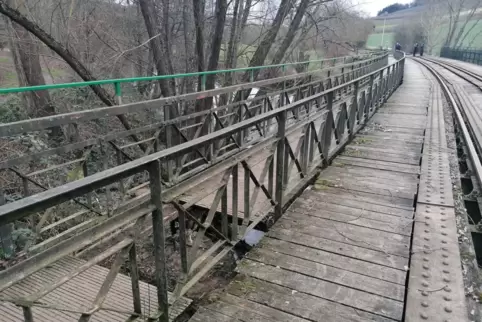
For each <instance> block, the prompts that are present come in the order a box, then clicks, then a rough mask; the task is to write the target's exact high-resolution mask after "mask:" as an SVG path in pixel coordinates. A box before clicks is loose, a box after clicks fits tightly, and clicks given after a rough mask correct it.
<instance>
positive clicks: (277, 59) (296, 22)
mask: <svg viewBox="0 0 482 322" xmlns="http://www.w3.org/2000/svg"><path fill="white" fill-rule="evenodd" d="M310 1H311V0H301V3H300V4H299V6H298V9H297V10H296V14H295V17H294V18H293V20H292V21H291V24H290V27H289V29H288V32H287V33H286V36H285V37H284V39H283V42H282V43H281V45H280V46H279V48H278V50H277V51H276V53H275V54H274V57H273V60H272V61H271V64H272V65H276V64H279V63H281V61H282V60H283V57H284V55H285V53H286V51H287V50H288V48H289V47H290V45H291V43H292V42H293V39H294V37H295V34H296V31H298V28H299V27H300V24H301V20H303V17H304V15H305V12H306V9H307V8H308V5H309V4H310Z"/></svg>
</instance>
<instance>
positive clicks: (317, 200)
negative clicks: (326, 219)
mask: <svg viewBox="0 0 482 322" xmlns="http://www.w3.org/2000/svg"><path fill="white" fill-rule="evenodd" d="M302 199H303V200H306V201H307V202H308V204H314V205H319V206H322V207H327V209H332V208H333V209H336V211H340V212H343V211H342V210H340V209H347V210H346V211H350V213H351V211H355V210H353V209H356V211H360V210H366V211H371V212H377V213H381V214H384V215H389V216H397V217H405V218H408V219H412V218H413V213H414V212H413V209H411V210H408V209H401V208H395V207H390V206H385V205H379V204H374V203H370V202H366V201H364V200H358V199H357V198H354V199H350V198H348V197H346V196H343V195H342V196H339V195H336V194H331V193H327V192H326V191H325V190H324V191H323V192H321V193H320V192H319V191H316V190H305V191H304V192H303V194H302V195H301V196H300V197H299V198H298V200H302ZM343 213H345V212H343Z"/></svg>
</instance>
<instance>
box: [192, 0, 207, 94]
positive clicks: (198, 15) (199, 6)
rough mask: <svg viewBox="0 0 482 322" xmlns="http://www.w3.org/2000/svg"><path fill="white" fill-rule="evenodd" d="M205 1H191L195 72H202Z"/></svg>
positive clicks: (199, 86) (198, 86) (198, 87)
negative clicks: (195, 54)
mask: <svg viewBox="0 0 482 322" xmlns="http://www.w3.org/2000/svg"><path fill="white" fill-rule="evenodd" d="M204 1H205V0H193V2H192V3H193V11H194V25H195V26H196V53H197V60H196V62H197V71H198V72H203V71H204V34H203V30H204V7H205V2H204ZM201 83H202V81H201V77H199V80H198V84H197V89H198V91H200V90H201V88H202V86H201Z"/></svg>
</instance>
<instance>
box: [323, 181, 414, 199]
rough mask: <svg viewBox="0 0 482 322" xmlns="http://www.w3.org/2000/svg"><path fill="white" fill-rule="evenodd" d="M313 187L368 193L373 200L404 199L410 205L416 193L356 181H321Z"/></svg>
mask: <svg viewBox="0 0 482 322" xmlns="http://www.w3.org/2000/svg"><path fill="white" fill-rule="evenodd" d="M320 183H321V184H320ZM314 187H315V189H316V190H318V191H323V190H325V189H326V188H330V187H333V188H339V189H342V190H345V191H347V192H348V193H353V194H358V193H360V192H363V193H370V194H372V195H374V198H378V197H379V196H380V197H388V198H397V199H405V200H408V201H407V203H410V201H412V202H413V199H414V196H415V192H416V191H414V190H412V191H406V192H405V191H402V189H401V188H397V187H392V186H388V185H384V184H377V183H375V182H359V181H357V180H356V179H343V180H337V181H328V182H325V183H324V182H323V181H317V182H316V183H315V186H314Z"/></svg>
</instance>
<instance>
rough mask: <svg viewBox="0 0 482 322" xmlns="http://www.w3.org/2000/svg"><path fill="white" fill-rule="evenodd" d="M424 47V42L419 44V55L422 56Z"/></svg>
mask: <svg viewBox="0 0 482 322" xmlns="http://www.w3.org/2000/svg"><path fill="white" fill-rule="evenodd" d="M424 47H425V44H424V43H422V45H420V57H422V56H423V49H424Z"/></svg>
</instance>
